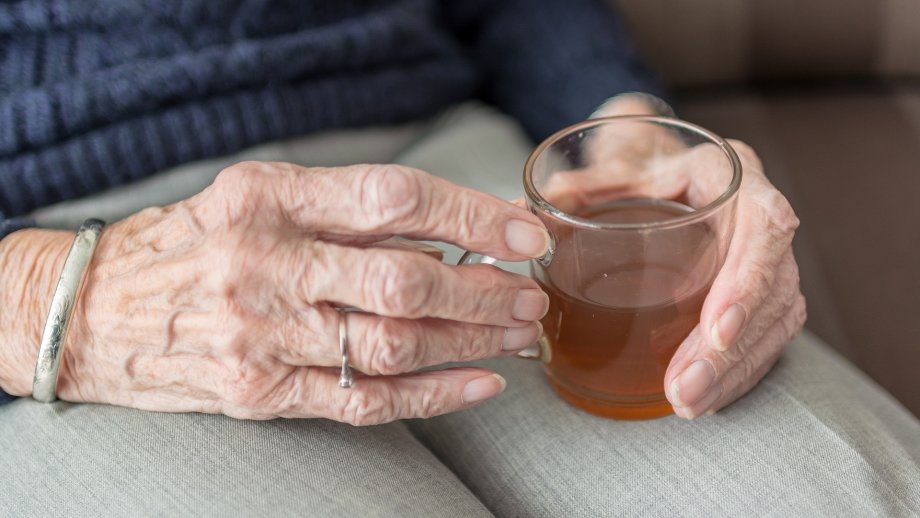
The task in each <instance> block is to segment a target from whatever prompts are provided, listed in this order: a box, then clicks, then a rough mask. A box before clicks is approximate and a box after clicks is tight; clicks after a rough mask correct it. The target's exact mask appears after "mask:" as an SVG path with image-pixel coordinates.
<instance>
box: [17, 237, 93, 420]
mask: <svg viewBox="0 0 920 518" xmlns="http://www.w3.org/2000/svg"><path fill="white" fill-rule="evenodd" d="M104 226H105V222H104V221H100V220H98V219H88V220H86V221H84V222H83V225H82V226H81V227H80V230H79V231H77V237H76V238H74V240H73V246H71V248H70V253H69V254H68V255H67V260H66V261H65V262H64V270H63V271H62V272H61V278H60V280H59V281H58V284H57V288H56V289H55V290H54V297H53V298H52V299H51V309H50V310H49V311H48V320H47V321H46V322H45V329H44V330H43V331H42V342H41V347H40V348H39V350H38V361H37V362H36V363H35V377H34V378H33V379H32V397H33V398H35V399H36V400H38V401H41V402H43V403H51V402H52V401H54V400H55V399H57V382H58V371H59V370H60V368H61V354H62V353H63V351H64V341H65V340H66V339H67V330H68V329H69V328H70V318H71V317H72V316H73V308H74V304H75V303H76V300H77V296H78V295H79V293H80V287H81V285H82V284H83V280H84V278H85V277H86V270H87V267H88V266H89V263H90V261H91V260H92V258H93V252H95V250H96V242H97V241H98V240H99V236H100V235H102V228H103V227H104Z"/></svg>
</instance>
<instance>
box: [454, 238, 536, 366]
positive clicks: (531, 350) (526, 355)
mask: <svg viewBox="0 0 920 518" xmlns="http://www.w3.org/2000/svg"><path fill="white" fill-rule="evenodd" d="M552 252H553V247H552V246H551V247H550V250H549V251H547V252H546V255H544V256H543V257H540V258H537V259H534V261H539V262H540V263H541V264H543V261H544V258H545V261H546V263H545V264H549V258H551V257H552ZM496 262H498V259H495V258H494V257H490V256H488V255H482V254H478V253H476V252H470V251H469V250H467V251H465V252H463V255H462V256H461V257H460V260H459V261H457V266H464V265H470V264H491V265H495V263H496ZM515 356H516V357H518V358H523V359H525V360H545V361H549V347H547V343H546V340H544V338H543V336H542V335H541V336H540V337H538V338H537V342H536V343H535V344H533V345H531V346H530V347H528V348H526V349H524V350H522V351H521V352H519V353H517V354H516V355H515Z"/></svg>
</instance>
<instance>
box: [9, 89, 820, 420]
mask: <svg viewBox="0 0 920 518" xmlns="http://www.w3.org/2000/svg"><path fill="white" fill-rule="evenodd" d="M647 111H648V107H647V106H643V105H642V104H641V103H638V104H637V101H635V100H634V99H630V98H621V99H620V100H618V101H616V102H614V103H610V104H609V105H607V106H605V107H604V109H603V110H602V112H603V114H605V115H611V114H628V113H645V112H647ZM649 138H656V136H655V135H635V136H632V137H631V138H629V139H623V138H622V136H617V139H616V141H617V145H616V146H613V145H610V146H601V147H600V148H599V149H598V150H597V151H596V152H598V153H607V154H610V155H611V157H612V159H613V160H616V161H618V163H617V167H622V166H624V165H625V166H627V167H636V168H643V169H645V170H648V171H650V172H652V173H654V171H656V168H661V167H677V168H683V169H686V170H688V171H689V170H693V169H694V168H705V167H706V164H707V161H709V160H712V159H713V154H712V152H711V150H709V151H707V150H706V149H694V150H690V151H688V152H687V153H684V154H681V155H678V156H677V157H676V158H675V159H673V160H672V161H671V162H669V163H664V164H649V163H647V153H648V146H647V145H646V144H647V141H648V139H649ZM732 145H733V146H734V147H735V149H736V150H737V151H738V154H739V156H740V157H741V161H742V163H743V167H744V181H743V184H742V186H741V190H740V192H739V196H738V206H737V220H736V226H735V232H734V236H733V238H732V241H731V247H730V249H729V251H728V256H727V259H726V262H725V264H724V266H723V267H722V269H721V271H720V272H719V274H718V276H717V278H716V279H715V281H714V283H713V286H712V289H711V292H710V293H709V296H708V297H707V299H706V302H705V305H704V307H703V311H702V316H701V322H700V324H699V325H698V326H697V327H696V328H695V329H694V330H693V332H692V333H691V334H690V336H689V337H688V338H687V339H686V340H685V341H684V342H683V344H682V345H681V346H680V348H679V349H678V351H677V353H676V355H675V356H674V358H673V360H672V362H671V365H670V367H669V369H668V371H667V375H666V377H665V388H666V392H667V395H668V398H669V399H670V401H671V403H672V404H673V405H674V410H675V412H676V413H677V415H679V416H681V417H684V418H694V417H696V416H699V415H701V414H703V413H706V412H712V411H716V410H718V409H720V408H723V407H724V406H726V405H728V404H730V403H731V402H732V401H734V400H735V399H737V398H738V397H740V396H742V395H743V394H745V393H746V392H747V391H749V390H750V389H751V388H752V387H753V386H754V385H756V383H757V382H758V381H759V380H760V379H761V378H762V377H763V376H764V375H765V374H766V373H767V372H768V371H769V369H770V367H771V366H772V365H773V364H774V363H775V361H776V360H777V358H778V357H779V355H780V354H781V353H782V351H783V348H784V347H785V345H786V343H788V341H789V339H790V338H791V337H792V336H793V335H795V334H796V333H798V332H799V331H800V330H801V328H802V325H803V322H804V320H805V302H804V298H803V297H802V294H801V292H800V290H799V280H798V268H797V265H796V262H795V258H794V257H793V254H792V249H791V242H792V238H793V235H794V232H795V229H796V227H797V226H798V219H797V218H796V216H795V214H794V212H793V211H792V209H791V208H790V206H789V203H788V202H787V201H786V199H785V198H784V197H783V196H782V194H780V193H779V192H778V191H777V190H776V189H775V188H774V187H773V186H772V185H771V184H770V183H769V181H768V180H767V179H766V177H765V176H764V173H763V168H762V165H761V164H760V161H759V160H758V158H757V156H756V154H755V153H754V152H753V151H752V150H751V149H750V148H749V147H748V146H746V145H744V144H743V143H740V142H735V141H733V142H732ZM694 178H695V177H694V176H693V175H690V176H688V177H687V178H686V179H685V181H683V182H677V183H675V184H673V185H672V186H669V187H668V189H669V190H670V192H655V193H646V194H652V195H657V196H666V197H667V196H674V195H677V194H680V193H681V192H685V193H686V194H687V196H688V197H691V198H692V197H693V196H694V195H695V193H697V194H700V193H705V192H706V190H707V189H709V188H710V187H711V186H707V185H705V183H702V184H700V183H695V181H694ZM604 182H611V180H610V178H602V177H599V178H598V179H597V184H596V185H589V186H588V188H585V186H584V185H582V186H579V185H572V184H567V183H566V182H565V181H563V182H562V183H560V184H559V185H558V186H556V187H555V188H556V189H557V194H558V196H559V198H558V199H557V200H556V201H557V202H558V203H559V204H560V205H561V206H564V205H566V204H572V203H575V204H577V203H589V202H590V194H591V190H592V189H597V188H616V186H615V185H613V184H611V185H604ZM614 183H615V181H614ZM578 189H582V191H579V190H578ZM392 235H402V236H406V237H410V238H419V239H430V240H442V241H447V242H452V243H455V244H457V245H459V246H461V247H464V248H467V249H470V250H475V251H477V252H481V253H484V254H487V255H491V256H494V257H497V258H500V259H504V260H526V259H528V258H531V257H539V256H540V255H542V254H543V252H544V251H545V249H546V247H547V246H548V236H547V235H546V233H545V231H544V230H543V228H542V226H541V225H540V222H539V220H537V218H536V217H534V216H533V215H532V214H530V213H528V212H527V211H525V210H523V209H521V208H518V207H515V206H514V205H512V204H509V203H506V202H503V201H501V200H498V199H495V198H493V197H491V196H488V195H485V194H482V193H479V192H475V191H472V190H469V189H464V188H461V187H458V186H455V185H452V184H450V183H448V182H446V181H444V180H440V179H437V178H435V177H432V176H430V175H427V174H426V173H423V172H421V171H417V170H413V169H408V168H402V167H399V166H370V165H358V166H352V167H347V168H333V169H327V168H314V169H306V168H302V167H299V166H294V165H291V164H279V163H257V162H245V163H241V164H237V165H235V166H233V167H231V168H228V169H227V170H225V171H223V172H222V173H221V174H220V175H219V177H218V179H217V180H216V181H215V183H214V184H213V185H212V186H211V187H209V188H208V189H207V190H205V191H204V192H203V193H201V194H199V195H197V196H194V197H192V198H190V199H188V200H185V201H183V202H180V203H178V204H175V205H172V206H169V207H166V208H153V209H148V210H145V211H143V212H141V213H139V214H137V215H135V216H132V217H130V218H128V219H126V220H124V221H121V222H119V223H116V224H114V225H112V226H110V227H109V228H108V229H106V231H105V233H104V234H103V237H102V239H101V240H100V244H99V248H98V250H97V252H96V256H95V258H94V260H93V262H92V264H91V266H90V269H89V272H88V278H87V282H86V287H85V288H84V290H83V292H82V294H81V298H80V300H79V301H78V303H77V305H76V308H77V309H76V312H75V314H74V323H73V326H72V329H71V333H70V336H69V338H68V342H67V344H66V347H65V354H64V358H63V362H62V370H61V377H60V383H59V386H58V395H59V397H60V398H61V399H64V400H67V401H75V402H101V403H110V404H116V405H124V406H129V407H135V408H141V409H147V410H155V411H168V412H184V411H198V412H208V413H223V414H226V415H229V416H233V417H237V418H247V419H270V418H274V417H325V418H330V419H335V420H338V421H343V422H347V423H351V424H355V425H370V424H378V423H384V422H388V421H392V420H394V419H400V418H408V417H429V416H434V415H438V414H443V413H447V412H453V411H457V410H462V409H465V408H469V407H470V406H473V405H475V404H477V403H479V402H481V401H484V400H485V399H488V398H489V397H493V396H495V395H497V394H498V393H500V392H501V391H502V389H503V388H504V380H502V379H501V378H500V377H499V376H497V375H495V374H493V373H491V372H489V371H488V370H484V369H479V368H456V369H447V370H434V371H425V372H423V373H416V372H415V371H416V370H417V369H420V368H422V367H429V366H434V365H440V364H443V363H447V362H456V361H469V360H474V359H481V358H490V357H499V356H508V355H511V354H514V353H515V352H516V351H518V350H520V349H522V348H524V347H526V346H527V345H529V344H530V343H532V342H533V341H534V340H535V339H536V337H537V336H538V334H539V332H540V328H539V324H538V322H537V321H538V320H539V319H540V318H541V317H542V316H543V315H544V314H545V312H546V310H547V307H548V299H547V298H546V296H545V294H543V293H542V292H540V291H539V289H538V287H537V285H536V284H535V283H534V282H533V281H532V280H530V279H527V278H525V277H521V276H518V275H514V274H511V273H507V272H502V271H500V270H498V269H495V268H493V267H490V266H483V265H479V266H462V267H451V266H447V265H443V264H441V263H439V262H438V261H436V260H434V259H432V258H431V257H428V256H426V255H424V254H421V253H418V252H417V251H411V250H405V249H402V248H403V247H400V246H395V247H394V246H392V244H391V243H390V242H389V241H387V239H388V238H389V237H390V236H392ZM72 239H73V235H72V234H70V233H66V232H53V231H45V230H25V231H20V232H17V233H14V234H12V235H11V236H9V237H7V238H6V239H4V240H3V241H0V279H2V282H3V286H2V289H0V358H3V359H4V361H3V362H0V385H2V388H3V389H4V390H6V391H7V392H9V393H11V394H14V395H23V396H24V395H28V394H29V393H31V375H32V369H33V368H34V362H35V356H36V352H37V344H38V342H39V337H40V333H41V326H42V325H43V322H44V318H45V316H46V315H47V301H48V300H50V298H51V293H52V291H53V288H54V284H55V283H56V281H57V276H58V275H59V274H60V270H61V268H62V265H63V261H64V258H65V256H66V253H67V250H68V249H69V246H70V242H71V241H72ZM384 245H385V246H384ZM338 306H354V307H359V308H362V309H363V310H365V311H366V313H350V314H349V315H348V317H347V328H348V336H349V346H350V352H351V363H352V365H353V366H354V368H355V369H356V370H358V371H359V373H358V381H357V385H356V386H355V387H354V388H352V389H349V390H344V389H340V388H339V387H338V384H337V381H338V370H337V368H336V366H337V365H339V361H340V356H339V351H338V322H339V320H338V319H339V316H340V315H339V313H338V312H337V311H336V309H335V308H336V307H338Z"/></svg>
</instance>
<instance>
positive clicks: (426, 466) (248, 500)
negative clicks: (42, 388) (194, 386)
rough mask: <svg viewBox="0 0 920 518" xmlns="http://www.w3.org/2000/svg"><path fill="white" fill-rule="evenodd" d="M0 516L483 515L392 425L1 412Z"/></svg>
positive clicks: (25, 405) (19, 404)
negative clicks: (2, 480) (356, 425)
mask: <svg viewBox="0 0 920 518" xmlns="http://www.w3.org/2000/svg"><path fill="white" fill-rule="evenodd" d="M0 451H2V452H3V454H2V455H0V473H3V474H4V475H5V476H4V482H3V483H0V516H22V517H29V516H65V515H66V516H98V515H112V516H138V515H143V516H154V515H155V516H241V515H242V516H256V515H268V516H336V515H338V516H426V517H427V516H491V514H490V513H489V512H488V511H487V510H486V508H485V507H483V506H482V504H481V503H480V502H479V501H478V500H477V499H476V497H475V496H473V494H472V493H470V491H469V490H468V489H467V488H466V487H465V486H464V485H463V484H462V483H460V482H459V480H458V479H457V478H456V477H455V476H454V475H453V474H452V473H451V472H450V470H449V469H448V468H447V467H445V466H444V465H443V464H442V463H440V462H439V461H438V459H437V458H435V457H434V455H433V454H432V453H431V452H430V451H429V450H427V449H426V448H425V447H424V446H422V445H421V444H420V443H419V442H418V440H417V439H415V438H414V437H413V436H412V435H411V434H410V433H409V432H408V430H407V429H406V427H405V425H404V424H402V423H394V424H390V425H385V426H377V427H370V428H354V427H350V426H347V425H342V424H338V423H333V422H329V421H324V420H276V421H262V422H259V421H237V420H233V419H230V418H225V417H221V416H211V415H203V414H158V413H151V412H142V411H136V410H130V409H125V408H116V407H108V406H100V405H69V404H66V403H55V404H54V405H44V404H40V403H36V402H34V401H32V400H28V399H22V400H18V401H16V402H14V403H12V404H10V405H6V406H2V407H0Z"/></svg>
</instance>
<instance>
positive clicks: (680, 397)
mask: <svg viewBox="0 0 920 518" xmlns="http://www.w3.org/2000/svg"><path fill="white" fill-rule="evenodd" d="M601 114H602V115H628V114H654V111H653V109H652V107H651V106H649V105H647V104H643V102H642V100H641V99H637V98H634V97H629V96H624V97H622V98H618V99H615V100H614V101H613V102H610V103H608V104H607V105H606V106H604V108H603V109H602V110H601ZM612 137H614V138H611V139H610V140H609V141H608V142H615V143H616V146H617V148H616V149H612V148H610V147H609V146H605V145H604V144H605V141H604V139H598V142H599V145H598V148H597V150H596V151H595V153H604V152H607V153H612V154H611V157H613V156H614V154H615V156H617V157H618V158H617V160H620V162H618V163H616V164H615V165H616V167H617V168H622V167H631V168H641V169H642V170H643V171H645V172H647V174H649V175H654V174H656V171H657V172H665V171H667V172H668V174H669V175H672V173H673V172H674V171H675V170H677V171H692V170H700V169H705V168H706V163H707V161H708V160H715V159H717V157H715V156H714V154H713V150H712V149H707V148H705V147H702V146H701V147H699V148H697V149H691V150H689V151H687V152H686V153H684V154H683V155H678V156H677V157H675V158H669V159H667V161H666V162H664V163H659V164H650V163H648V160H647V158H646V157H647V156H648V149H649V145H648V143H649V142H652V141H655V140H656V139H657V145H659V146H660V145H662V141H661V139H667V138H668V137H667V136H666V135H661V134H658V135H655V134H642V135H634V136H630V138H623V137H624V136H623V135H613V136H612ZM730 144H731V145H732V147H733V148H734V149H735V151H736V152H737V153H738V155H739V158H740V159H741V163H742V169H743V181H742V184H741V188H740V190H739V193H738V201H737V212H736V222H735V230H734V234H733V236H732V240H731V245H730V248H729V250H728V254H727V257H726V259H725V264H724V265H723V266H722V269H721V270H720V271H719V273H718V275H717V276H716V278H715V280H714V282H713V285H712V288H711V290H710V292H709V295H708V296H707V297H706V301H705V303H704V305H703V310H702V314H701V316H700V324H699V325H698V326H697V327H696V328H695V329H694V330H693V331H692V332H691V334H690V335H689V336H688V337H687V339H686V340H684V342H683V343H682V344H681V345H680V347H679V348H678V350H677V352H676V353H675V355H674V357H673V359H672V360H671V364H670V366H669V367H668V371H667V373H666V375H665V390H666V393H667V396H668V399H669V401H670V402H671V404H672V405H673V406H674V411H675V413H676V414H677V415H678V416H680V417H684V418H687V419H692V418H695V417H697V416H699V415H701V414H704V413H708V412H715V411H717V410H719V409H721V408H723V407H725V406H726V405H728V404H730V403H732V402H733V401H735V400H736V399H738V398H739V397H741V396H742V395H744V394H746V393H747V392H748V391H749V390H750V389H751V388H753V387H754V386H755V385H756V384H757V382H758V381H760V379H761V378H763V377H764V375H766V373H767V372H768V371H769V370H770V368H771V367H772V366H773V364H774V363H775V362H776V360H777V359H778V358H779V356H780V354H782V352H783V349H784V348H785V346H786V344H787V343H788V342H789V340H790V339H791V338H792V337H793V336H795V335H796V334H798V333H799V332H800V331H801V329H802V326H803V325H804V322H805V316H806V312H805V298H804V297H803V296H802V293H801V291H800V289H799V271H798V265H797V264H796V261H795V257H794V256H793V253H792V238H793V235H794V233H795V230H796V228H797V227H798V225H799V220H798V218H797V217H796V215H795V213H794V212H793V210H792V208H791V207H790V205H789V202H788V201H787V200H786V198H785V197H784V196H783V195H782V194H781V193H780V192H779V191H778V190H777V189H776V188H775V187H774V186H773V185H772V184H771V183H770V182H769V180H767V178H766V176H765V175H764V172H763V166H762V164H761V162H760V160H759V159H758V158H757V155H756V153H754V151H753V150H752V149H751V148H750V147H749V146H748V145H746V144H744V143H743V142H739V141H730ZM664 145H668V143H667V142H665V143H664ZM675 145H676V143H675ZM605 147H606V148H607V150H606V151H604V149H605ZM597 161H599V162H601V163H603V161H600V160H597ZM709 163H714V162H709ZM611 178H612V179H611ZM710 178H711V177H710ZM651 179H652V178H650V180H651ZM706 180H707V176H706V175H705V174H702V175H692V174H688V175H687V176H685V177H683V179H682V181H677V182H674V183H672V184H670V185H666V186H665V188H667V189H669V191H668V192H642V193H641V194H642V195H646V196H656V197H663V198H672V197H675V196H676V195H678V194H680V193H685V194H686V195H687V197H688V198H689V199H691V200H692V199H694V198H695V197H697V196H699V195H700V194H701V193H704V192H705V193H706V196H709V198H708V199H712V194H713V193H712V190H713V189H715V188H718V187H717V186H714V185H707V184H706ZM602 182H607V185H603V184H602ZM655 184H656V183H655V182H653V181H649V185H655ZM599 187H600V190H601V191H602V190H603V189H607V190H608V192H609V190H610V189H616V188H617V182H616V179H615V176H614V177H611V175H609V174H608V172H606V171H598V175H597V177H596V181H595V182H593V183H592V182H589V185H588V188H587V192H593V191H595V190H597V189H598V188H599ZM640 189H641V187H640ZM561 190H562V191H565V190H566V189H564V188H562V189H561ZM567 192H571V190H568V191H567ZM568 200H569V201H570V202H571V203H574V204H576V205H577V204H583V203H590V197H589V196H588V195H587V194H580V195H578V196H574V197H572V196H570V197H569V198H568ZM573 200H574V201H573Z"/></svg>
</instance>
